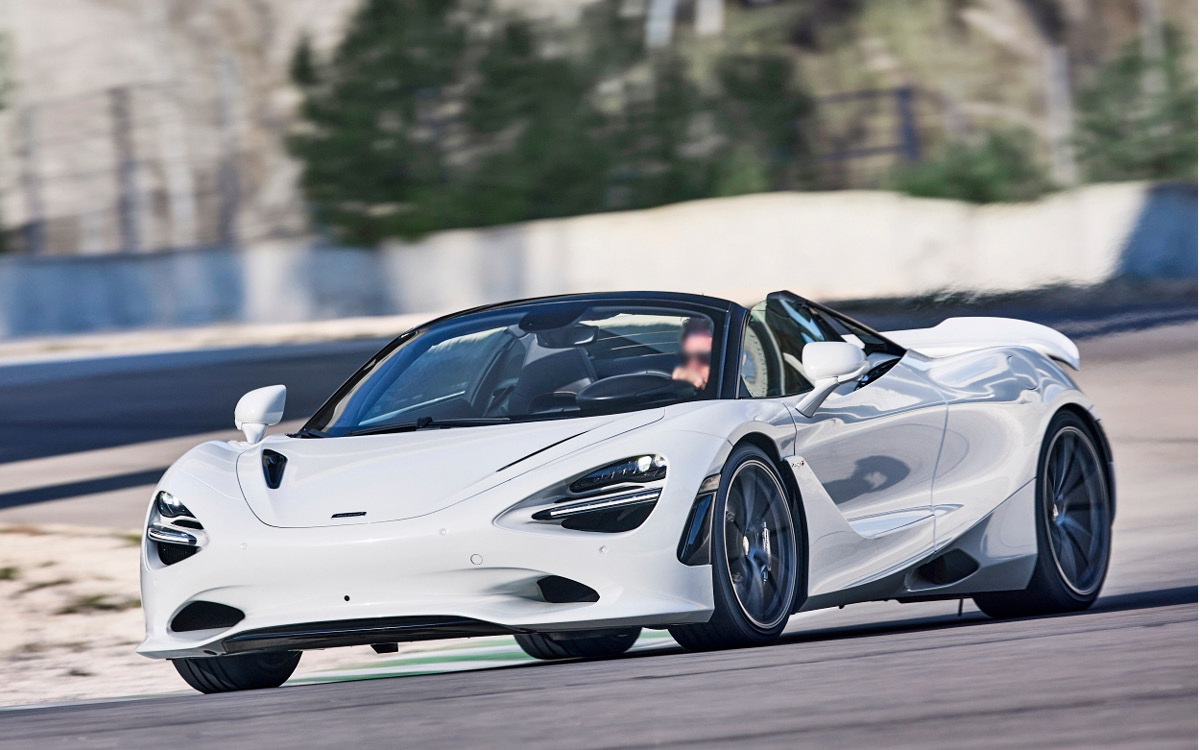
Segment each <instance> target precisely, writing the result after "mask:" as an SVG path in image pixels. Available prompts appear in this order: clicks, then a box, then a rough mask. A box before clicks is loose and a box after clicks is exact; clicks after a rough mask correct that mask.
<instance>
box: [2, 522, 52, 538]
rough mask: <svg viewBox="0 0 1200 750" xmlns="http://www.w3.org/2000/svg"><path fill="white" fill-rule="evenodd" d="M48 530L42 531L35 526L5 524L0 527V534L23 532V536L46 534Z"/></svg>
mask: <svg viewBox="0 0 1200 750" xmlns="http://www.w3.org/2000/svg"><path fill="white" fill-rule="evenodd" d="M49 533H50V532H49V531H43V530H41V529H39V528H38V527H36V526H27V525H25V524H21V525H19V526H5V527H4V528H0V534H24V535H25V536H46V535H47V534H49Z"/></svg>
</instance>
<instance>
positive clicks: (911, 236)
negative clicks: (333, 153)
mask: <svg viewBox="0 0 1200 750" xmlns="http://www.w3.org/2000/svg"><path fill="white" fill-rule="evenodd" d="M1126 273H1136V274H1138V275H1142V276H1170V277H1173V278H1179V277H1184V278H1195V277H1196V187H1195V186H1194V185H1147V184H1140V183H1130V184H1115V185H1097V186H1091V187H1086V188H1081V189H1077V190H1073V191H1070V192H1064V193H1059V194H1056V195H1053V196H1050V197H1048V198H1047V199H1045V200H1044V201H1041V202H1039V203H1034V204H1022V205H995V206H993V205H989V206H974V205H969V204H964V203H959V202H955V201H943V200H925V199H916V198H909V197H905V196H899V195H895V194H892V193H883V192H838V193H773V194H765V195H753V196H744V197H738V198H725V199H714V200H706V201H697V202H693V203H685V204H679V205H675V206H667V207H663V208H657V209H651V210H647V211H634V212H627V213H614V214H596V215H591V216H581V217H576V218H571V219H560V220H549V221H537V222H530V223H526V224H518V225H512V226H508V227H501V228H497V229H488V230H477V231H452V232H442V233H438V234H435V235H431V236H429V237H427V238H425V239H424V240H422V241H419V242H415V243H400V242H396V243H389V244H387V245H384V246H383V247H380V248H376V249H354V248H340V247H330V246H327V245H324V244H322V243H320V242H317V241H296V242H275V243H260V244H257V245H254V246H252V247H249V248H246V249H244V250H243V251H241V252H237V251H234V250H232V249H230V248H223V247H214V248H205V249H198V250H189V251H181V252H171V253H161V254H156V255H138V256H128V255H126V256H92V257H71V258H28V257H7V258H0V337H15V336H26V335H38V334H50V333H66V332H74V331H86V330H102V329H119V328H135V327H147V326H173V325H186V324H193V323H204V322H211V321H252V322H283V321H303V320H318V319H326V318H333V317H342V316H358V315H382V314H393V313H402V312H423V311H433V310H453V309H459V308H464V307H469V306H473V305H477V304H481V303H484V302H490V301H497V300H503V299H512V298H518V297H529V296H538V295H544V294H559V293H566V292H578V291H605V290H616V289H662V290H679V291H692V292H702V293H707V294H712V295H714V296H721V297H728V298H731V299H735V300H738V301H742V302H751V301H754V300H755V299H758V298H760V297H762V296H763V295H765V294H766V293H767V292H769V291H772V290H774V289H781V288H788V289H791V290H793V291H795V292H797V293H800V294H803V295H805V296H810V297H813V298H816V299H863V298H878V297H901V296H910V295H918V294H928V293H933V292H939V291H950V290H954V291H1010V290H1022V289H1029V288H1033V287H1039V286H1046V285H1050V284H1061V283H1067V284H1076V285H1087V284H1094V283H1097V282H1100V281H1104V280H1106V279H1108V278H1111V277H1113V276H1117V275H1122V274H1126Z"/></svg>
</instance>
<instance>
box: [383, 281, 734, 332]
mask: <svg viewBox="0 0 1200 750" xmlns="http://www.w3.org/2000/svg"><path fill="white" fill-rule="evenodd" d="M630 301H637V302H654V301H662V302H675V303H684V304H690V305H694V306H697V307H710V308H713V309H717V310H723V311H725V312H730V311H732V310H735V309H737V308H741V309H742V310H745V309H746V308H745V307H743V306H742V305H739V304H738V303H736V302H733V301H731V300H727V299H722V298H720V297H709V296H706V295H703V294H690V293H688V292H652V291H630V292H578V293H574V294H551V295H546V296H543V297H525V298H523V299H515V300H506V301H504V302H491V303H488V304H485V305H477V306H476V307H470V308H467V309H466V310H459V311H457V312H452V313H448V314H446V315H442V316H439V317H437V318H433V319H432V320H427V321H425V322H424V323H421V324H419V325H415V326H413V327H412V328H409V329H408V330H407V331H403V332H402V333H400V334H399V335H400V336H403V335H405V334H407V333H409V332H411V331H415V330H417V329H419V328H425V327H427V326H432V325H434V324H437V323H444V322H446V321H448V320H454V319H456V318H463V317H466V316H468V315H476V314H478V313H483V312H491V311H493V310H503V309H506V308H510V307H521V306H523V305H530V304H536V303H539V302H601V303H603V302H630Z"/></svg>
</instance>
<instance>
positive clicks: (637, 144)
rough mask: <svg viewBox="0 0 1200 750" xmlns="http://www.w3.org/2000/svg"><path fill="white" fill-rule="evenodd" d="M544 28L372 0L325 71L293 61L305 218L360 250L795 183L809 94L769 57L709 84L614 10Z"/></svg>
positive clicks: (728, 62) (462, 6) (610, 3)
mask: <svg viewBox="0 0 1200 750" xmlns="http://www.w3.org/2000/svg"><path fill="white" fill-rule="evenodd" d="M552 32H553V33H544V32H543V31H542V30H541V29H540V28H539V27H537V26H536V25H534V24H532V23H530V22H528V21H525V20H521V19H518V18H516V17H508V16H504V15H501V14H498V13H497V12H496V11H495V10H494V9H493V8H492V7H491V5H490V3H489V2H488V0H460V2H447V1H446V0H368V1H367V3H366V4H365V5H364V6H363V8H362V9H361V10H360V11H359V13H358V14H357V16H356V17H355V18H354V19H353V20H352V22H351V24H350V27H349V30H348V32H347V34H346V37H345V39H344V40H343V42H342V43H341V45H340V46H339V48H338V49H337V50H336V52H335V53H334V55H333V58H332V59H331V60H330V62H329V63H328V64H325V65H320V64H318V63H317V62H316V61H315V59H314V57H313V55H312V52H311V50H310V49H309V48H308V45H307V43H306V42H301V46H299V47H297V49H296V52H295V55H294V57H293V64H292V75H293V79H294V80H295V81H296V83H297V84H298V85H300V86H301V88H302V89H303V90H304V91H305V105H304V111H303V114H304V119H305V120H306V122H305V125H304V127H303V128H302V129H300V130H299V131H298V132H297V133H295V134H294V136H293V138H292V139H291V146H292V149H293V152H294V153H295V154H296V155H297V156H298V157H299V158H300V159H301V160H302V161H303V163H304V165H305V172H304V178H303V184H304V188H305V191H306V194H307V195H308V197H309V199H310V201H311V202H312V206H313V214H314V216H315V217H316V219H317V221H318V222H319V223H320V224H321V225H322V226H324V227H325V228H326V229H327V230H329V231H331V232H333V233H335V234H337V235H339V236H341V237H342V238H344V239H346V240H348V241H353V242H359V243H366V244H371V243H374V242H377V241H379V240H380V239H382V238H384V237H392V236H402V237H411V236H415V235H420V234H422V233H425V232H429V231H434V230H438V229H446V228H454V227H476V226H487V225H494V224H503V223H510V222H517V221H526V220H530V219H539V218H550V217H560V216H570V215H576V214H582V213H590V212H596V211H608V210H618V209H631V208H643V207H649V206H656V205H662V204H664V203H671V202H676V201H681V200H689V199H694V198H703V197H709V196H714V195H724V194H732V193H741V192H753V191H759V190H769V189H787V188H795V187H800V186H802V185H803V182H804V180H805V179H807V175H810V174H811V173H812V169H811V166H806V162H808V161H810V157H809V154H810V149H809V147H808V143H807V140H806V139H805V138H804V136H803V134H804V132H805V129H804V121H805V119H806V118H807V117H809V115H810V113H811V111H812V105H811V100H810V99H809V97H808V96H807V94H806V93H805V92H804V90H803V86H802V85H801V84H800V82H799V80H798V79H797V78H796V76H795V74H794V67H793V62H792V61H791V60H789V59H787V58H783V57H767V56H760V55H749V54H744V55H737V56H725V57H721V58H720V60H719V62H718V63H717V72H718V75H717V76H716V78H717V80H716V82H715V83H713V82H709V84H708V89H707V90H706V89H705V87H704V86H702V85H701V84H700V82H699V80H698V79H699V77H698V76H697V75H696V74H695V73H694V72H693V71H692V70H691V69H690V67H689V65H688V64H687V63H686V62H685V61H684V59H683V58H682V57H681V56H680V54H679V53H677V52H676V51H674V50H671V49H664V50H656V51H654V52H651V53H647V52H646V51H645V49H644V47H643V36H642V33H643V29H642V27H641V24H640V22H638V20H637V19H635V18H629V17H628V16H627V15H626V14H623V13H622V12H621V0H601V2H597V3H595V4H593V5H591V6H589V7H588V8H587V9H586V10H585V12H584V17H583V20H582V21H581V23H580V24H579V26H578V27H577V28H575V29H562V28H557V27H556V28H554V29H552Z"/></svg>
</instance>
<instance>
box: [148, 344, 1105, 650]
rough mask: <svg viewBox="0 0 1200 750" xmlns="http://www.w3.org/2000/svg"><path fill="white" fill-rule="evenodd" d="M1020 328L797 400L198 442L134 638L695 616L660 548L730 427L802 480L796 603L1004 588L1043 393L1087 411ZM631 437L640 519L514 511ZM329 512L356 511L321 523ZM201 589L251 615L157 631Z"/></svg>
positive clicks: (708, 602)
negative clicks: (649, 470) (930, 566)
mask: <svg viewBox="0 0 1200 750" xmlns="http://www.w3.org/2000/svg"><path fill="white" fill-rule="evenodd" d="M952 328H953V327H952ZM931 330H936V329H931ZM1006 330H1007V329H1006ZM1047 330H1048V329H1047ZM1031 336H1032V337H1033V338H1037V337H1036V336H1033V335H1032V334H1030V335H1029V336H1026V338H1025V339H1024V340H1023V341H1024V343H1022V344H1020V345H1017V346H1013V347H1010V348H991V349H988V348H984V347H979V346H975V347H971V346H963V347H960V348H961V349H963V351H962V352H961V353H957V354H951V353H950V350H951V349H952V348H953V347H952V346H951V345H950V344H948V343H945V342H943V343H942V344H933V343H930V344H927V345H926V348H927V349H928V350H930V351H932V352H936V353H939V354H941V355H942V356H938V357H936V358H931V357H930V356H925V355H923V354H921V353H918V352H915V351H910V352H909V353H908V354H907V355H905V357H904V358H903V359H902V360H901V361H900V362H899V364H897V365H896V366H894V367H893V368H892V369H891V370H889V371H888V373H887V374H886V375H884V376H882V377H881V378H879V379H878V380H876V381H874V382H872V383H870V384H868V385H866V386H865V387H863V388H861V389H858V390H855V384H854V383H848V384H846V385H845V386H843V387H840V388H839V389H838V391H836V392H834V393H833V394H832V395H830V396H829V397H828V398H827V399H826V401H825V402H824V403H823V404H822V405H821V406H820V408H819V409H817V411H816V412H815V413H814V414H813V415H812V416H811V417H806V416H804V415H802V414H800V413H799V412H798V411H797V409H796V405H797V402H798V400H799V399H797V398H775V399H739V400H709V401H695V402H691V403H685V404H678V405H675V406H669V407H666V408H658V409H648V410H644V411H638V412H632V413H628V414H622V415H617V416H611V417H593V418H587V419H582V418H577V419H570V418H568V419H560V420H552V421H544V422H533V423H517V424H506V425H491V426H478V427H463V428H455V429H446V430H423V431H417V432H409V433H402V434H390V435H376V436H363V437H356V438H336V439H300V438H292V437H286V436H279V435H276V436H270V437H267V438H266V439H265V440H263V441H262V442H260V443H258V444H256V445H249V444H247V443H240V442H236V443H235V442H230V443H220V442H212V443H206V444H204V445H201V446H199V447H197V448H195V449H193V450H192V451H191V452H189V453H188V454H187V455H185V456H184V457H183V458H181V459H180V460H179V461H178V462H177V463H176V464H175V465H174V466H173V467H172V468H171V469H170V470H169V471H168V472H167V473H166V475H165V476H164V477H163V479H162V481H161V482H160V484H159V489H160V490H165V491H169V492H170V493H171V494H172V495H174V496H175V497H176V498H178V499H179V500H180V501H181V502H182V503H184V504H185V505H186V506H187V507H188V508H189V509H190V510H191V512H192V513H194V514H195V517H196V518H198V519H200V520H201V521H202V523H203V526H204V528H203V530H197V531H195V532H194V533H195V535H196V536H197V537H198V540H199V546H200V547H201V549H200V551H199V552H198V553H197V554H195V555H194V556H193V557H191V558H188V559H185V560H184V561H182V562H179V563H176V564H172V565H164V564H163V563H162V562H160V560H159V559H158V557H157V555H156V553H155V551H154V549H155V548H154V546H153V544H152V543H151V542H148V541H146V542H144V543H143V550H142V601H143V606H144V610H145V616H146V628H147V637H146V639H145V641H144V642H143V643H142V644H141V646H140V647H139V648H138V651H139V652H140V653H142V654H144V655H146V656H151V657H157V658H180V657H187V656H202V655H212V654H220V653H225V652H226V651H225V646H224V645H223V642H224V641H225V639H227V638H229V637H231V636H236V635H238V634H240V633H245V632H247V631H252V630H256V629H261V628H273V627H280V626H288V625H295V624H297V623H322V622H327V621H341V620H351V619H363V618H387V617H421V616H454V617H463V618H472V619H475V620H480V621H484V622H486V623H493V624H496V625H499V626H503V627H507V628H513V629H519V630H537V631H560V630H572V629H594V628H601V627H613V626H620V625H645V626H663V625H667V624H673V623H683V622H703V621H706V620H707V619H708V618H709V617H710V615H711V613H712V609H713V592H712V569H711V566H710V565H706V564H698V565H688V564H684V563H683V562H681V561H680V559H679V557H678V556H677V550H678V549H679V546H680V540H681V534H682V533H683V530H684V527H685V523H686V522H687V520H688V517H689V513H690V512H691V510H692V508H693V504H694V502H695V500H696V498H697V493H698V492H699V490H700V487H701V485H702V483H703V482H704V480H705V478H706V477H709V476H711V475H713V474H714V473H717V472H719V471H720V469H721V467H722V465H723V464H724V461H725V458H726V457H727V456H728V455H729V453H730V451H731V450H732V448H733V446H734V445H736V444H738V443H739V442H741V441H744V440H754V441H756V442H757V443H758V444H759V445H761V446H765V447H767V448H769V449H770V451H772V452H773V453H774V454H775V457H777V458H778V460H779V466H780V470H781V472H783V473H784V474H785V476H787V477H788V479H789V481H790V480H794V488H795V490H798V493H799V498H798V500H799V502H800V507H801V512H802V514H803V520H804V526H805V535H804V538H803V541H804V543H805V558H806V566H805V568H806V572H805V580H804V587H805V589H804V591H802V592H801V596H800V597H799V598H798V602H799V605H798V607H799V608H801V609H815V608H819V607H827V606H835V605H839V604H846V603H850V602H855V601H865V600H870V599H878V598H908V597H917V598H919V597H922V596H944V595H954V594H969V593H970V592H972V591H990V590H1002V589H1018V588H1022V587H1024V586H1025V584H1026V583H1027V582H1028V579H1029V576H1030V573H1031V571H1032V565H1033V562H1034V558H1035V556H1036V553H1037V545H1036V537H1035V530H1034V525H1033V524H1034V517H1035V516H1034V513H1033V497H1034V491H1033V482H1032V480H1033V478H1034V476H1035V473H1036V471H1035V464H1036V458H1037V453H1038V450H1039V446H1040V444H1041V440H1042V435H1043V433H1044V430H1045V428H1046V425H1047V424H1048V422H1049V420H1050V419H1051V418H1052V416H1053V414H1054V412H1055V411H1056V410H1057V409H1059V408H1062V407H1063V406H1065V405H1075V406H1076V407H1078V408H1079V409H1081V410H1083V411H1084V413H1090V410H1091V405H1090V404H1089V403H1088V402H1087V400H1086V399H1085V397H1084V396H1083V394H1082V393H1081V392H1079V390H1078V389H1077V388H1076V387H1075V386H1074V384H1073V383H1072V382H1071V381H1070V379H1069V378H1068V377H1067V376H1066V375H1065V374H1064V373H1063V372H1062V371H1061V370H1060V369H1059V367H1058V366H1057V365H1056V364H1054V363H1053V362H1051V361H1050V360H1049V359H1048V358H1047V357H1046V356H1045V355H1044V354H1043V353H1042V351H1041V350H1046V349H1053V350H1054V354H1055V355H1062V356H1060V357H1058V358H1060V359H1061V358H1063V357H1069V356H1070V355H1071V349H1070V348H1068V347H1066V346H1064V345H1062V343H1061V342H1054V341H1050V338H1052V337H1044V336H1042V339H1043V340H1042V341H1041V343H1040V344H1038V345H1037V346H1031V345H1030V337H1031ZM1038 336H1041V334H1038ZM919 338H920V336H918V335H915V334H914V335H913V336H910V337H909V339H910V340H913V339H919ZM1063 339H1064V340H1065V337H1063ZM929 340H930V341H932V340H933V339H932V338H930V339H929ZM1068 343H1069V341H1068ZM1073 346H1074V345H1073V344H1072V345H1071V347H1073ZM939 347H941V348H939ZM918 348H920V347H918ZM1075 361H1076V362H1077V354H1076V355H1075ZM264 450H272V451H277V452H279V453H281V454H285V455H286V456H287V457H288V466H287V469H286V473H285V474H284V479H283V481H282V483H281V484H280V486H279V487H278V488H277V489H270V488H269V487H267V485H266V484H265V480H264V476H263V470H262V468H261V463H262V452H263V451H264ZM642 454H654V455H661V456H663V457H665V459H666V460H667V462H668V466H669V469H668V474H667V477H666V479H665V482H664V485H663V488H662V493H661V495H660V497H659V499H658V501H657V505H656V506H655V507H654V509H653V511H652V512H651V513H650V515H649V516H648V518H647V519H646V520H645V522H644V523H642V524H641V525H640V526H639V527H637V528H635V529H633V530H631V531H624V532H620V533H594V532H589V531H572V530H569V529H565V528H562V527H558V526H548V525H546V524H542V523H537V522H535V521H534V520H533V519H532V518H531V512H532V511H531V508H532V507H533V506H532V505H531V503H535V502H538V498H541V497H544V496H545V494H546V492H547V488H549V487H552V486H555V485H557V484H560V483H562V482H564V481H569V480H570V478H571V477H575V476H579V475H582V474H584V473H586V472H588V471H590V470H592V469H595V468H596V467H600V466H604V465H606V464H608V463H611V462H616V461H620V460H622V459H624V458H627V457H629V456H637V455H642ZM342 512H355V513H358V512H362V513H365V515H356V516H352V517H348V518H341V519H335V518H332V516H333V515H335V514H338V513H342ZM154 513H155V511H154V509H153V505H152V507H151V509H150V511H149V512H148V516H147V523H150V522H151V521H152V520H153V519H154ZM951 549H958V550H962V551H963V552H965V553H966V554H968V555H970V556H972V557H973V558H974V559H976V560H977V561H978V562H979V566H980V567H979V570H978V571H977V572H976V573H974V574H972V575H970V576H968V577H967V578H966V579H964V580H960V581H956V582H954V583H952V584H950V585H946V586H940V587H939V586H936V585H933V584H931V583H929V581H927V580H924V579H922V577H921V575H920V571H919V567H920V566H921V565H922V564H923V563H925V562H927V561H929V560H930V559H932V558H934V557H935V556H937V555H939V554H942V553H943V552H944V551H946V550H951ZM546 576H562V577H565V578H569V579H571V580H573V581H578V582H580V583H582V584H585V585H586V586H588V587H590V588H592V589H594V590H595V591H596V592H597V593H598V601H594V602H574V603H567V604H563V603H558V604H555V603H550V602H548V601H546V600H545V599H544V598H542V597H541V596H540V595H539V593H538V585H537V581H538V580H539V579H541V578H543V577H546ZM201 600H203V601H211V602H216V603H219V604H224V605H228V606H231V607H236V608H238V609H241V610H243V612H244V613H245V619H243V620H242V621H241V622H239V623H237V624H236V625H235V626H233V627H229V628H222V629H212V630H200V631H190V632H175V631H173V630H172V629H171V627H170V623H171V621H172V618H173V617H175V615H176V614H177V613H179V612H180V610H182V609H183V608H184V607H185V606H186V605H188V604H189V603H190V602H195V601H201Z"/></svg>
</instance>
